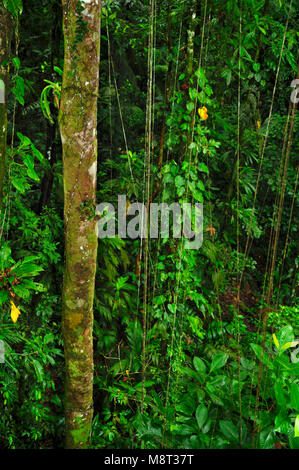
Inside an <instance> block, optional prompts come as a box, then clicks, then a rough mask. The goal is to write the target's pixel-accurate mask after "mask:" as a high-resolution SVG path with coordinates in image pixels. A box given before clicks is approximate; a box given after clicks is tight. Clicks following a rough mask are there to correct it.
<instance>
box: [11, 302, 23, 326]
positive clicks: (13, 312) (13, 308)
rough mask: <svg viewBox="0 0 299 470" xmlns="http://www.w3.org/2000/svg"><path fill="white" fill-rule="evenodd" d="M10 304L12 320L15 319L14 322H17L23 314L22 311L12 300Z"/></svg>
mask: <svg viewBox="0 0 299 470" xmlns="http://www.w3.org/2000/svg"><path fill="white" fill-rule="evenodd" d="M10 304H11V312H10V316H11V319H12V321H13V322H14V323H16V321H17V320H18V318H19V316H20V315H21V312H20V310H19V309H18V307H16V306H15V304H14V303H13V301H12V300H11V301H10Z"/></svg>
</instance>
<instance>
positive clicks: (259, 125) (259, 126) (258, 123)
mask: <svg viewBox="0 0 299 470" xmlns="http://www.w3.org/2000/svg"><path fill="white" fill-rule="evenodd" d="M256 125H257V128H258V129H260V128H261V121H257V122H256Z"/></svg>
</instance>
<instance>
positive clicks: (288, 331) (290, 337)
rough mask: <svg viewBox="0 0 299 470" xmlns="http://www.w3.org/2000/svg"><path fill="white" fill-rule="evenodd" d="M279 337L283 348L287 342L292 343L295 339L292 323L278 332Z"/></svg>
mask: <svg viewBox="0 0 299 470" xmlns="http://www.w3.org/2000/svg"><path fill="white" fill-rule="evenodd" d="M277 339H278V342H279V345H280V348H282V346H283V345H285V344H286V343H291V342H292V341H294V331H293V328H292V326H291V325H286V326H284V327H283V328H282V329H281V330H280V331H279V333H278V334H277Z"/></svg>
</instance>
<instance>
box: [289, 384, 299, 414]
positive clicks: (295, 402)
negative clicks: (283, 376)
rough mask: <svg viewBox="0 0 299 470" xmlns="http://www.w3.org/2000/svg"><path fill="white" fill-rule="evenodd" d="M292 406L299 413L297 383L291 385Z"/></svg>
mask: <svg viewBox="0 0 299 470" xmlns="http://www.w3.org/2000/svg"><path fill="white" fill-rule="evenodd" d="M291 405H292V407H293V408H294V410H296V411H299V387H298V385H297V384H295V382H293V383H292V385H291Z"/></svg>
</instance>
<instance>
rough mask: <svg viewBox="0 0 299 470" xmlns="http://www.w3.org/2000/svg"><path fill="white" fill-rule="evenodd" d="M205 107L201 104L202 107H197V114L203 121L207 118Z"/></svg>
mask: <svg viewBox="0 0 299 470" xmlns="http://www.w3.org/2000/svg"><path fill="white" fill-rule="evenodd" d="M207 111H208V110H207V108H206V107H205V106H203V107H202V108H199V109H198V114H199V116H200V117H201V119H203V120H204V121H205V120H206V119H208V113H207Z"/></svg>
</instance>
